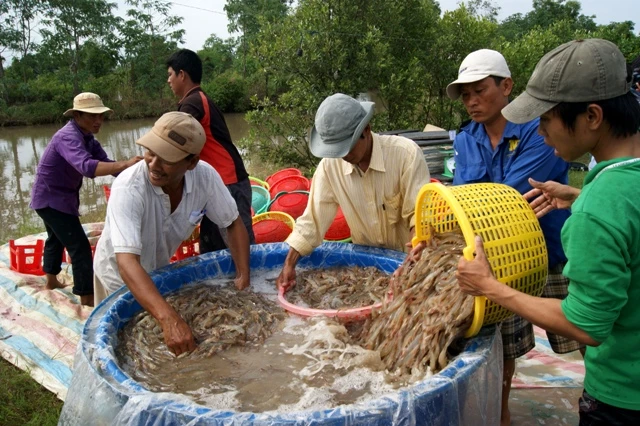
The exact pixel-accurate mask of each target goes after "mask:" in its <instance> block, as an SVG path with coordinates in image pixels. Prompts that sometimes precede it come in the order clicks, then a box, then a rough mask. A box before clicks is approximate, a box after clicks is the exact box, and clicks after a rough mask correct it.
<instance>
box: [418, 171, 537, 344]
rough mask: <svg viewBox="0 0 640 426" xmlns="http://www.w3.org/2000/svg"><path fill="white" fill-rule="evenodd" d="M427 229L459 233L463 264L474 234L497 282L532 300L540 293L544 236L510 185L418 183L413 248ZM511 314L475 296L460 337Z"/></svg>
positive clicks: (426, 234)
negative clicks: (470, 316)
mask: <svg viewBox="0 0 640 426" xmlns="http://www.w3.org/2000/svg"><path fill="white" fill-rule="evenodd" d="M431 229H433V230H434V232H436V233H443V232H451V231H455V230H461V231H462V234H463V235H464V239H465V241H466V243H467V246H466V247H465V248H464V250H463V255H464V257H465V258H466V259H467V260H472V259H473V257H474V255H473V253H474V251H475V240H474V238H475V235H480V236H481V237H482V240H483V241H484V249H485V251H486V253H487V258H488V260H489V263H490V264H491V268H492V269H493V273H494V274H495V276H496V278H497V279H498V281H500V282H501V283H504V284H506V285H508V286H510V287H512V288H515V289H516V290H519V291H522V292H524V293H528V294H531V295H533V296H540V294H542V290H543V288H544V285H545V283H546V280H547V272H548V271H547V262H548V260H547V247H546V244H545V240H544V236H543V235H542V230H541V229H540V224H539V222H538V219H537V218H536V215H535V213H534V212H533V209H532V208H531V207H530V206H529V204H528V203H527V201H526V200H525V199H524V198H523V197H522V195H521V194H520V193H519V192H518V191H516V190H515V189H513V188H511V187H510V186H507V185H502V184H497V183H476V184H469V185H458V186H444V185H442V184H440V183H428V184H426V185H424V186H423V187H422V189H420V192H419V193H418V198H417V200H416V236H415V237H414V239H413V245H414V246H415V245H416V244H417V243H418V242H420V241H428V240H429V239H431V235H430V232H431ZM511 315H512V313H511V312H510V311H508V310H507V309H505V308H503V307H501V306H500V305H497V304H495V303H493V302H491V301H490V300H488V299H487V298H486V297H484V296H478V297H476V298H475V304H474V314H473V323H472V324H471V326H470V327H469V330H467V332H466V334H465V337H471V336H475V335H476V334H477V333H478V331H480V328H481V327H482V326H483V324H484V325H488V324H495V323H498V322H500V321H502V320H504V319H507V318H509V317H510V316H511Z"/></svg>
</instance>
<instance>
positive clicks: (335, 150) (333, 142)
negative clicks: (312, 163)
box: [309, 93, 375, 158]
mask: <svg viewBox="0 0 640 426" xmlns="http://www.w3.org/2000/svg"><path fill="white" fill-rule="evenodd" d="M374 105H375V104H374V103H373V102H358V101H357V100H355V99H353V98H352V97H351V96H347V95H345V94H342V93H336V94H334V95H331V96H329V97H328V98H326V99H325V100H324V101H322V103H321V104H320V107H319V108H318V111H317V112H316V120H315V126H313V129H311V138H310V140H309V149H310V150H311V153H312V154H313V155H315V156H316V157H319V158H342V157H344V156H345V155H347V154H348V153H349V151H351V148H353V146H354V145H355V144H356V142H357V141H358V139H360V136H361V135H362V132H363V131H364V128H365V127H367V124H369V121H371V118H372V117H373V106H374Z"/></svg>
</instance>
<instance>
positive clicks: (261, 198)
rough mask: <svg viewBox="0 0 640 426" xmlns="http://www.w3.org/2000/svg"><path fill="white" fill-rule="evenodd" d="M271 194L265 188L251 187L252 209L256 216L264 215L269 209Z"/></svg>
mask: <svg viewBox="0 0 640 426" xmlns="http://www.w3.org/2000/svg"><path fill="white" fill-rule="evenodd" d="M269 201H271V194H269V190H267V189H266V188H265V187H263V186H258V185H251V207H253V211H254V212H255V213H256V214H260V213H264V212H266V211H267V208H268V207H269Z"/></svg>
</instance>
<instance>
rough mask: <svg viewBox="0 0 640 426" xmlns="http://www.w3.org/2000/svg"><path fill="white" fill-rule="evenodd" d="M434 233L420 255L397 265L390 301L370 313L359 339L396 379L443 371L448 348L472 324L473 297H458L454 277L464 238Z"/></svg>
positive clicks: (463, 245)
mask: <svg viewBox="0 0 640 426" xmlns="http://www.w3.org/2000/svg"><path fill="white" fill-rule="evenodd" d="M432 235H434V237H433V238H431V240H429V241H428V242H427V246H426V248H425V249H424V251H422V252H421V253H420V254H419V255H417V256H416V257H414V258H410V257H407V259H406V260H405V261H404V263H403V264H402V265H401V267H400V270H399V271H398V272H399V273H398V274H396V275H397V276H396V277H394V278H393V279H392V283H391V291H392V293H393V298H392V299H391V300H385V301H384V303H383V305H382V308H380V309H379V310H374V311H373V313H372V317H371V319H370V320H368V323H367V324H365V328H364V331H363V333H362V335H361V337H360V344H361V345H362V346H363V347H364V348H366V349H370V350H376V351H379V352H380V356H381V359H382V361H383V362H384V364H385V366H386V368H387V370H388V371H389V372H390V373H392V374H394V375H398V376H405V375H412V376H413V375H420V374H424V373H427V368H428V369H429V370H430V372H431V373H435V372H437V371H440V370H441V369H443V368H444V367H445V366H446V365H447V364H448V357H447V349H448V348H449V346H450V345H451V343H452V342H453V341H454V340H455V339H456V338H457V337H459V336H461V335H462V334H463V333H464V331H465V330H466V329H468V327H469V325H470V324H471V321H472V315H473V302H474V299H473V297H471V296H468V295H465V294H463V293H462V291H461V290H460V287H459V285H458V281H457V279H456V276H455V272H456V270H457V267H458V260H459V259H460V256H461V255H462V249H463V248H464V247H465V246H466V243H465V241H464V237H463V236H462V234H461V233H459V232H450V233H442V234H435V233H432Z"/></svg>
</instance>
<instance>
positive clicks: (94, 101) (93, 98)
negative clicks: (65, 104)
mask: <svg viewBox="0 0 640 426" xmlns="http://www.w3.org/2000/svg"><path fill="white" fill-rule="evenodd" d="M73 111H82V112H88V113H90V114H102V113H104V112H113V110H112V109H111V108H107V107H106V106H104V104H103V103H102V99H100V96H98V95H96V94H95V93H91V92H83V93H80V94H79V95H77V96H76V97H75V98H73V108H70V109H68V110H66V111H65V112H64V114H63V115H64V116H65V117H71V116H72V115H73Z"/></svg>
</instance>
